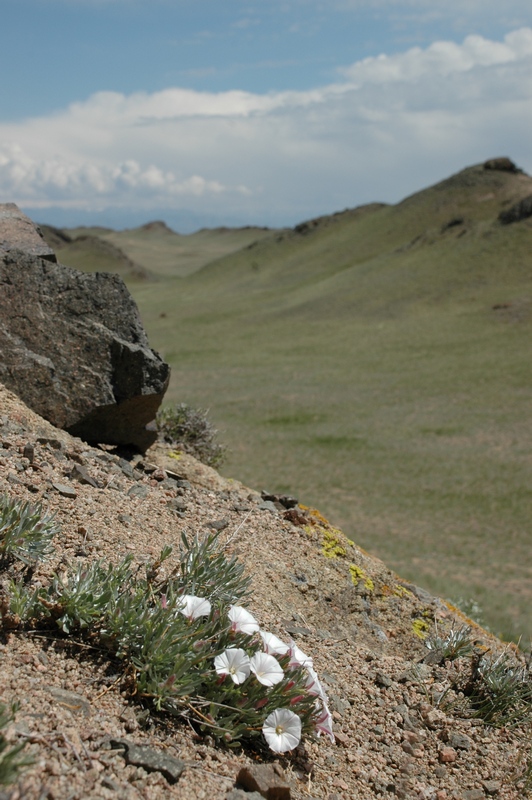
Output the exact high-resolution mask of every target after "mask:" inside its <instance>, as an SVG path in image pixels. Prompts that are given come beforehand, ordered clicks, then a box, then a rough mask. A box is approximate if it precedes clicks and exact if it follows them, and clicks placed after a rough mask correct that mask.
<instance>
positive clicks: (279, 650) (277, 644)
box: [260, 631, 290, 656]
mask: <svg viewBox="0 0 532 800" xmlns="http://www.w3.org/2000/svg"><path fill="white" fill-rule="evenodd" d="M260 635H261V637H262V641H263V643H264V651H265V652H266V653H270V654H271V655H274V654H277V655H279V656H284V654H285V653H288V651H289V650H290V648H289V647H288V645H287V644H285V643H284V642H283V640H282V639H279V637H278V636H275V634H274V633H268V631H260Z"/></svg>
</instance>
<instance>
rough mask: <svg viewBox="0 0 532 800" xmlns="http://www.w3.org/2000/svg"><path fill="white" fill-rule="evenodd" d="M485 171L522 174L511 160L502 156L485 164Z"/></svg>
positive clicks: (490, 159)
mask: <svg viewBox="0 0 532 800" xmlns="http://www.w3.org/2000/svg"><path fill="white" fill-rule="evenodd" d="M484 169H495V170H499V171H501V172H521V170H520V169H519V167H517V166H516V165H515V164H514V162H513V161H512V159H511V158H508V157H507V156H500V157H499V158H489V159H488V160H487V161H485V162H484Z"/></svg>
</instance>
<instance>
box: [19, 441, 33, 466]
mask: <svg viewBox="0 0 532 800" xmlns="http://www.w3.org/2000/svg"><path fill="white" fill-rule="evenodd" d="M22 455H23V456H24V458H27V459H28V461H29V463H30V464H33V459H34V458H35V448H34V446H33V445H32V444H30V443H29V442H28V444H26V445H24V450H23V451H22Z"/></svg>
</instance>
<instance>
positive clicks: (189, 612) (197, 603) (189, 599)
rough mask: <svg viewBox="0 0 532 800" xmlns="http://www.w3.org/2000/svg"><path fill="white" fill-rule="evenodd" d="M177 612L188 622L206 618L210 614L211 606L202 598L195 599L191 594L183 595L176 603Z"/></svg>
mask: <svg viewBox="0 0 532 800" xmlns="http://www.w3.org/2000/svg"><path fill="white" fill-rule="evenodd" d="M176 607H177V610H178V611H180V612H181V613H182V614H184V615H185V617H187V618H188V619H189V620H191V621H192V620H193V619H197V618H198V617H207V616H208V615H209V614H210V613H211V604H210V602H209V600H206V599H205V598H204V597H196V596H195V595H193V594H184V595H183V597H180V598H179V599H178V601H177V603H176Z"/></svg>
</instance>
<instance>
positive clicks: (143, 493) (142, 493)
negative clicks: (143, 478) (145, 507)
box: [128, 483, 150, 500]
mask: <svg viewBox="0 0 532 800" xmlns="http://www.w3.org/2000/svg"><path fill="white" fill-rule="evenodd" d="M149 491H150V490H149V489H148V487H147V486H144V484H142V483H140V484H139V483H137V484H135V486H132V487H131V489H129V491H128V497H138V498H139V499H140V500H144V498H145V497H147V496H148V493H149Z"/></svg>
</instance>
